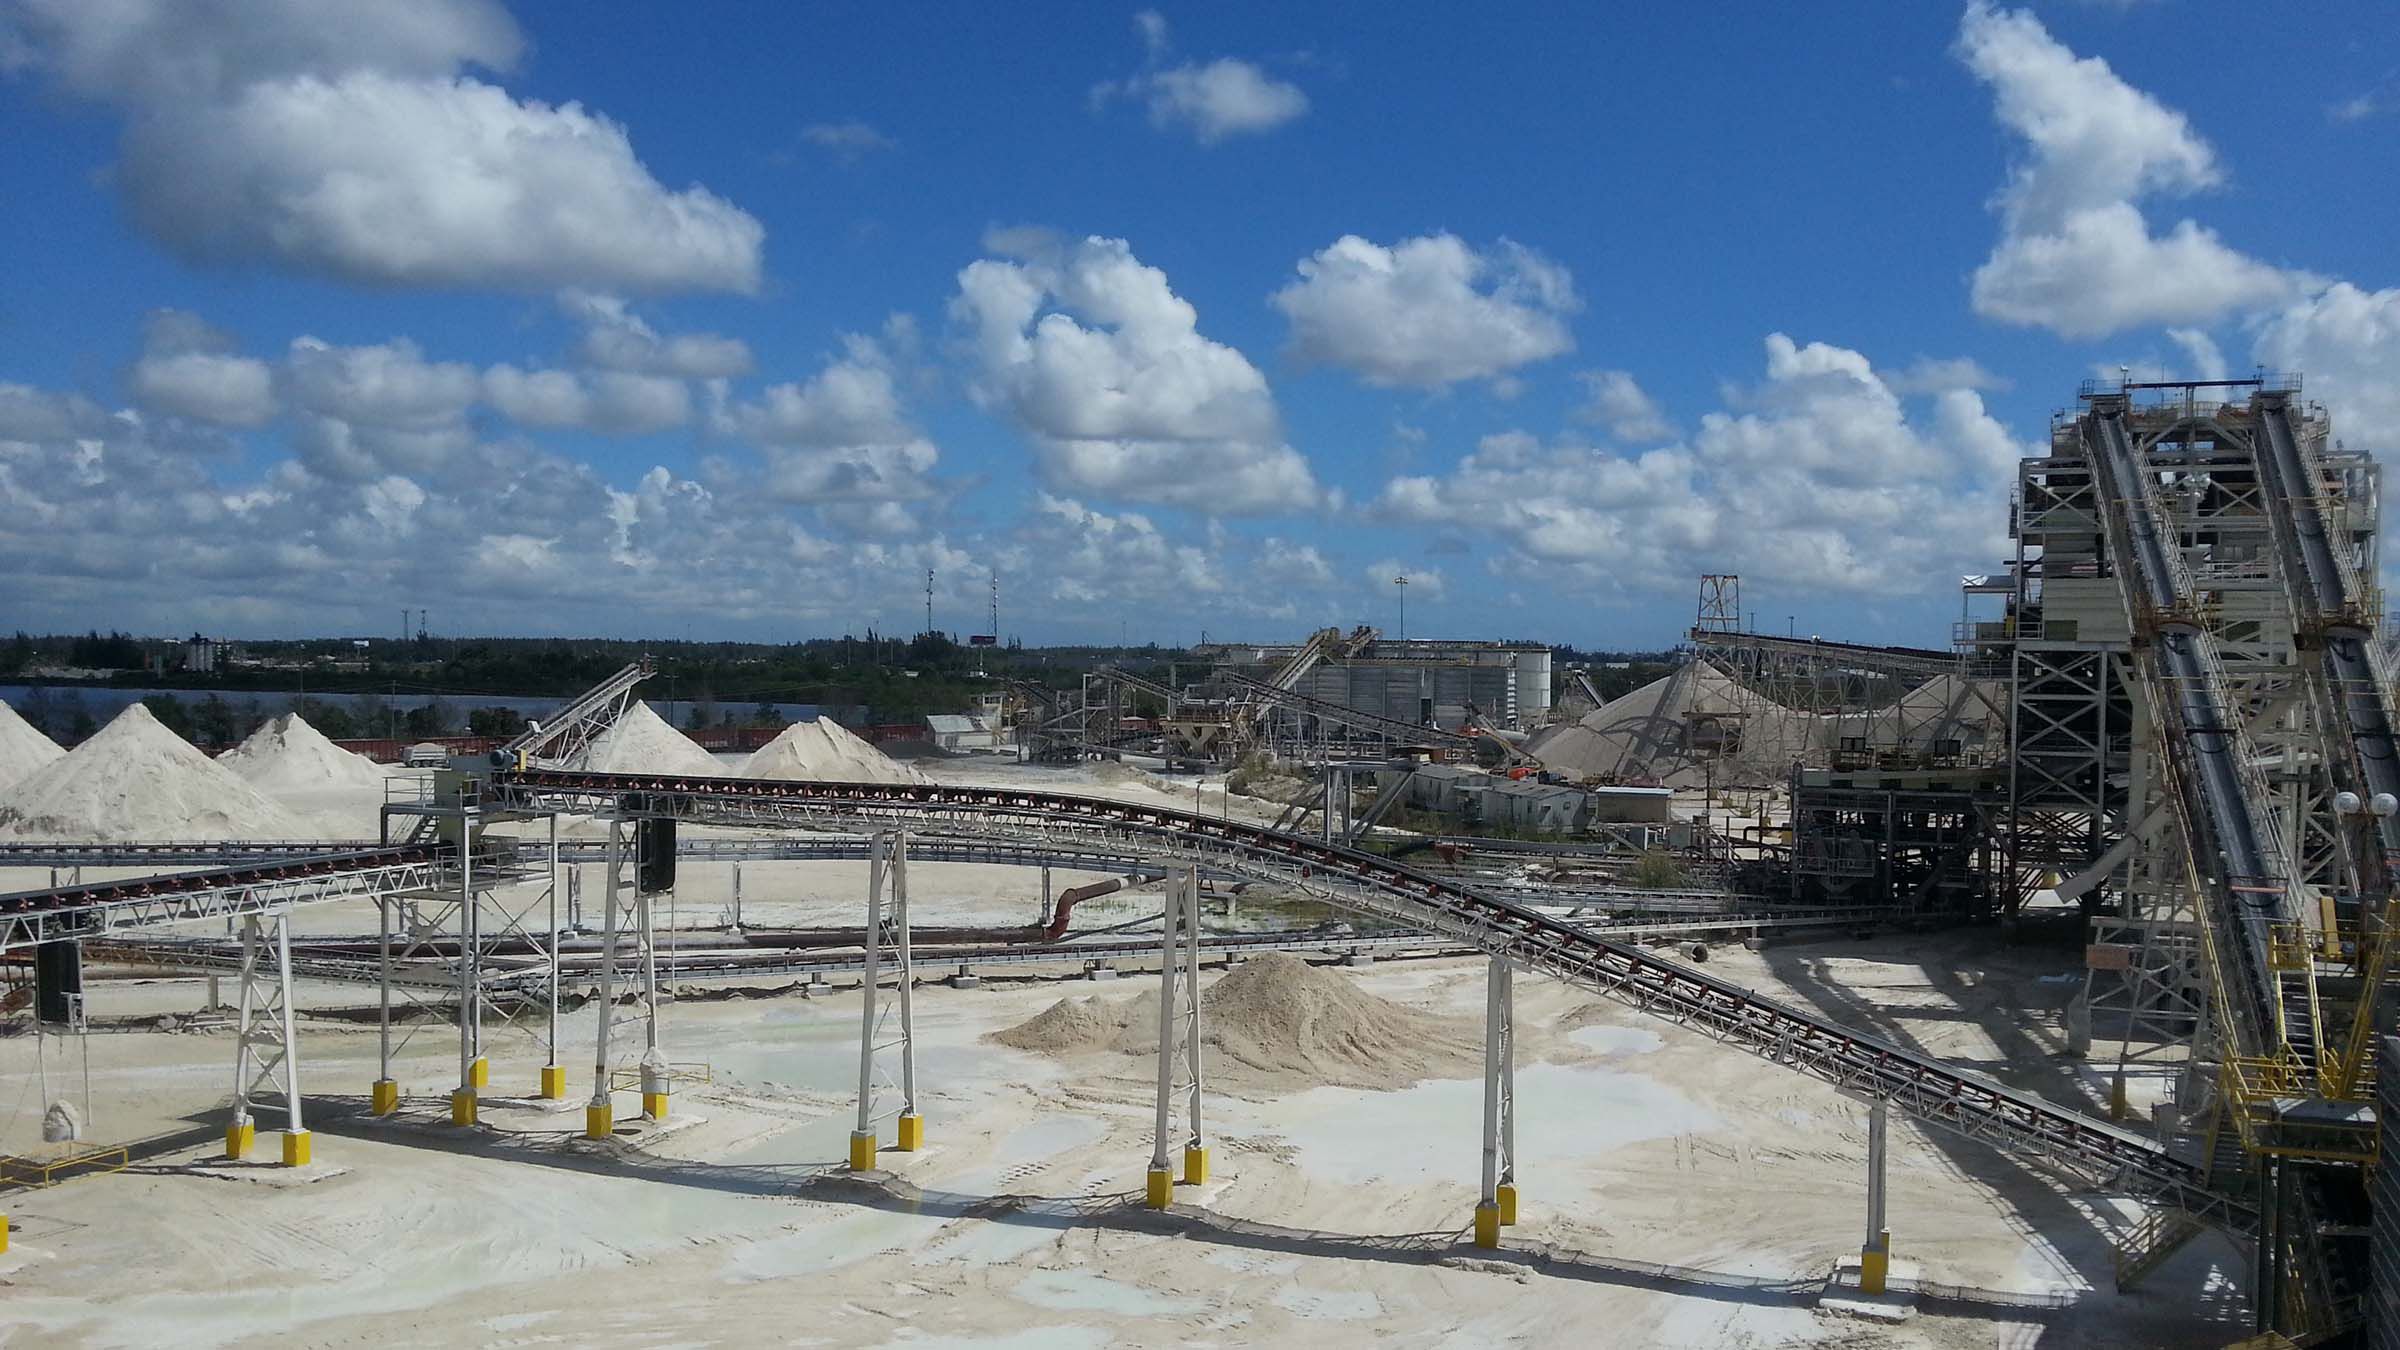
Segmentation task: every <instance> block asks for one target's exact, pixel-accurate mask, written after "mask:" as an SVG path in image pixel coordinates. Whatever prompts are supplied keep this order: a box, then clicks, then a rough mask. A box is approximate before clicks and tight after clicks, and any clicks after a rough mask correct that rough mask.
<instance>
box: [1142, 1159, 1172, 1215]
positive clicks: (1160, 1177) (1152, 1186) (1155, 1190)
mask: <svg viewBox="0 0 2400 1350" xmlns="http://www.w3.org/2000/svg"><path fill="white" fill-rule="evenodd" d="M1142 1203H1143V1204H1145V1205H1148V1206H1149V1207H1150V1208H1152V1209H1165V1208H1166V1207H1167V1206H1169V1205H1171V1204H1173V1203H1175V1174H1174V1173H1173V1172H1170V1171H1168V1170H1167V1169H1166V1168H1164V1167H1153V1168H1151V1169H1150V1179H1149V1183H1148V1184H1147V1185H1146V1186H1145V1187H1144V1188H1143V1190H1142Z"/></svg>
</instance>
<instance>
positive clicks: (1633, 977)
mask: <svg viewBox="0 0 2400 1350" xmlns="http://www.w3.org/2000/svg"><path fill="white" fill-rule="evenodd" d="M486 792H487V797H486V801H487V804H489V805H490V806H493V807H496V808H498V809H501V810H524V811H533V812H558V813H572V814H603V815H605V814H613V813H623V814H626V815H632V816H659V817H667V818H673V819H677V820H682V821H688V822H691V823H694V824H707V825H718V826H740V827H750V828H764V829H779V830H793V829H815V830H823V829H829V828H831V829H846V830H854V831H875V830H891V829H900V828H905V829H908V830H910V831H911V832H912V838H913V837H914V835H915V833H916V832H925V833H935V834H976V835H987V836H998V837H1003V838H1014V839H1028V840H1030V839H1050V840H1076V841H1096V840H1106V841H1113V842H1115V843H1117V844H1119V845H1120V846H1124V847H1128V848H1133V849H1138V850H1139V851H1140V852H1141V853H1142V854H1143V855H1144V856H1146V857H1147V858H1149V859H1151V860H1153V862H1158V861H1172V862H1175V863H1178V864H1182V865H1188V866H1197V867H1206V868H1210V869H1213V870H1215V871H1217V872H1219V873H1221V874H1230V875H1234V876H1240V877H1246V878H1249V879H1253V880H1258V881H1265V882H1270V883H1274V884H1279V885H1288V886H1295V887H1298V888H1301V889H1303V890H1305V891H1307V892H1309V893H1311V894H1313V895H1315V896H1316V897H1318V898H1320V899H1323V900H1325V901H1327V902H1328V903H1331V904H1335V905H1337V906H1339V907H1342V908H1346V909H1349V910H1352V911H1353V912H1357V913H1362V914H1367V915H1370V916H1373V917H1377V918H1381V919H1385V920H1388V921H1390V922H1393V923H1396V924H1401V925H1405V926H1407V927H1410V928H1415V929H1419V930H1422V931H1424V932H1427V933H1431V934H1434V935H1436V936H1438V937H1442V938H1445V939H1448V940H1450V941H1452V942H1455V943H1456V944H1458V945H1459V946H1461V947H1465V948H1470V949H1473V950H1475V951H1479V952H1483V953H1485V954H1487V955H1489V956H1493V957H1496V958H1499V959H1501V960H1503V961H1506V962H1507V963H1509V964H1510V965H1513V966H1517V967H1521V968H1524V969H1528V970H1535V971H1540V972H1542V973H1544V974H1548V975H1551V976H1553V977H1555V978H1558V979H1561V980H1563V981H1565V982H1567V983H1569V984H1572V985H1575V986H1577V987H1580V988H1584V989H1588V990H1590V991H1592V992H1594V993H1597V994H1600V995H1602V996H1604V997H1608V998H1611V999H1613V1000H1616V1001H1618V1002H1621V1003H1624V1004H1626V1005H1628V1006H1630V1007H1632V1008H1634V1009H1636V1010H1637V1011H1640V1012H1643V1013H1645V1014H1648V1015H1651V1016H1654V1017H1660V1018H1663V1019H1666V1020H1669V1021H1673V1022H1676V1023H1678V1024H1680V1025H1683V1026H1686V1027H1689V1028H1691V1029H1693V1030H1696V1031H1699V1032H1701V1033H1702V1034H1705V1035H1708V1036H1710V1037H1712V1038H1713V1039H1716V1040H1719V1041H1722V1042H1725V1043H1727V1044H1730V1045H1734V1046H1736V1047H1739V1048H1741V1049H1744V1050H1748V1051H1750V1052H1752V1053H1754V1054H1757V1055H1759V1056H1761V1057H1763V1058H1765V1059H1768V1060H1769V1061H1771V1062H1773V1063H1777V1064H1781V1065H1785V1066H1787V1067H1790V1068H1793V1069H1796V1070H1798V1071H1800V1072H1803V1073H1807V1074H1810V1075H1811V1076H1814V1077H1817V1078H1819V1079H1822V1080H1824V1081H1826V1082H1829V1083H1831V1084H1833V1085H1834V1086H1836V1087H1838V1088H1841V1089H1843V1090H1844V1091H1846V1092H1850V1093H1853V1094H1855V1095H1858V1096H1861V1097H1864V1098H1867V1099H1870V1100H1876V1101H1883V1102H1887V1103H1889V1104H1890V1105H1891V1106H1892V1107H1893V1108H1894V1109H1897V1110H1900V1111H1901V1112H1903V1113H1904V1114H1907V1115H1910V1116H1913V1117H1915V1118H1916V1119H1918V1120H1920V1121H1923V1122H1925V1123H1927V1124H1929V1125H1932V1126H1935V1127H1937V1128H1941V1129H1944V1130H1949V1131H1952V1132H1955V1133H1958V1134H1962V1135H1964V1136H1966V1137H1969V1138H1972V1139H1976V1140H1980V1141H1982V1142H1985V1143H1987V1144H1990V1145H1992V1146H1993V1147H1995V1148H1998V1149H2000V1150H2001V1151H2003V1152H2006V1153H2009V1154H2012V1155H2013V1156H2015V1157H2017V1158H2018V1159H2020V1160H2021V1161H2024V1162H2027V1163H2032V1164H2038V1165H2040V1166H2043V1167H2054V1168H2061V1169H2064V1170H2066V1171H2069V1172H2072V1173H2076V1174H2079V1175H2082V1176H2084V1177H2086V1178H2087V1179H2090V1180H2092V1181H2094V1182H2096V1183H2099V1184H2103V1185H2110V1186H2116V1187H2120V1188H2122V1189H2124V1190H2125V1191H2126V1192H2128V1193H2130V1194H2133V1195H2136V1196H2140V1197H2142V1198H2145V1199H2148V1200H2152V1201H2156V1202H2159V1203H2162V1204H2166V1205H2171V1206H2174V1207H2175V1208H2177V1209H2178V1210H2180V1211H2181V1212H2183V1213H2185V1214H2189V1215H2191V1216H2193V1217H2194V1218H2195V1219H2196V1220H2199V1221H2202V1222H2205V1223H2208V1224H2210V1225H2212V1226H2216V1227H2221V1228H2223V1229H2225V1230H2227V1231H2229V1232H2232V1233H2234V1234H2236V1235H2237V1236H2241V1235H2247V1234H2250V1233H2252V1232H2254V1231H2255V1225H2256V1221H2257V1220H2256V1214H2255V1211H2254V1210H2252V1209H2251V1208H2250V1207H2249V1206H2247V1205H2244V1204H2241V1203H2239V1202H2237V1201H2234V1200H2232V1199H2231V1198H2229V1197H2227V1196H2224V1195H2222V1194H2219V1193H2216V1192H2214V1191H2212V1190H2210V1189H2208V1188H2207V1187H2206V1186H2204V1185H2203V1184H2202V1183H2201V1179H2200V1175H2199V1172H2198V1170H2197V1169H2196V1168H2194V1167H2192V1166H2191V1165H2189V1164H2187V1163H2184V1162H2181V1161H2179V1160H2177V1159H2175V1158H2173V1157H2171V1156H2169V1155H2168V1153H2167V1152H2166V1150H2165V1149H2163V1148H2161V1147H2160V1146H2159V1145H2157V1144H2155V1143H2153V1142H2151V1141H2150V1140H2149V1139H2147V1138H2145V1137H2144V1136H2142V1135H2140V1134H2138V1133H2136V1132H2134V1131H2131V1130H2127V1129H2122V1128H2120V1127H2117V1126H2114V1125H2110V1124H2106V1123H2104V1122H2101V1121H2098V1120H2094V1119H2092V1118H2091V1117H2089V1116H2086V1115H2084V1114H2082V1113H2080V1112H2077V1111H2074V1110H2071V1109H2069V1108H2066V1107H2063V1106H2059V1105H2056V1104H2053V1103H2050V1102H2047V1101H2044V1100H2042V1099H2041V1098H2038V1097H2035V1096H2033V1095H2031V1094H2028V1093H2022V1092H2018V1091H2016V1090H2014V1089H2010V1088H2006V1087H2002V1086H2000V1085H1998V1084H1996V1083H1993V1082H1991V1081H1989V1080H1988V1079H1985V1078H1983V1077H1981V1076H1980V1075H1975V1074H1971V1073H1968V1072H1965V1071H1963V1070H1959V1069H1955V1068H1952V1067H1950V1066H1948V1065H1945V1064H1943V1063H1942V1062H1941V1061H1939V1060H1936V1059H1933V1058H1930V1057H1927V1056H1923V1055H1918V1054H1915V1053H1913V1052H1910V1051H1907V1050H1903V1049H1901V1048H1900V1047H1898V1046H1894V1045H1891V1044H1889V1043H1886V1042H1883V1041H1880V1040H1878V1039H1876V1038H1874V1037H1871V1036H1866V1035H1862V1034H1860V1033H1858V1032H1856V1031H1853V1030H1851V1029H1849V1028H1846V1027H1843V1026H1840V1025H1838V1024H1836V1023H1833V1022H1831V1021H1828V1020H1826V1019H1823V1018H1820V1017H1816V1016H1813V1015H1811V1014H1808V1013H1804V1012H1800V1011H1798V1010H1796V1009H1793V1008H1790V1007H1787V1006H1785V1005H1783V1004H1780V1003H1778V1002H1776V1001H1774V1000H1772V999H1768V998H1764V997H1762V996H1760V995H1757V994H1755V993H1752V992H1751V991H1749V990H1745V989H1742V988H1739V987H1737V986H1735V985H1734V984H1732V983H1731V982H1729V981H1726V980H1721V979H1718V978H1715V977H1713V976H1709V975H1706V974H1703V973H1702V972H1700V971H1697V970H1695V969H1693V968H1691V967H1689V966H1686V965H1683V964H1681V963H1679V962H1676V961H1673V960H1670V959H1668V958H1665V957H1662V956H1659V955H1656V954H1653V953H1650V952H1646V951H1643V950H1641V949H1640V948H1637V947H1633V946H1628V945H1626V944H1624V943H1620V942H1617V941H1613V940H1611V939H1610V938H1609V937H1607V936H1603V935H1600V934H1595V933H1592V932H1589V931H1586V930H1585V929H1584V928H1581V927H1579V926H1578V925H1577V924H1575V923H1574V922H1573V921H1571V920H1568V919H1565V918H1560V917H1556V916H1553V915H1550V914H1547V913H1544V912H1542V911H1541V910H1539V909H1536V908H1534V907H1532V906H1529V905H1526V904H1523V903H1520V902H1518V901H1514V900H1508V899H1502V898H1499V897H1495V896H1490V895H1486V894H1483V893H1480V892H1478V891H1476V890H1473V889H1470V888H1468V887H1466V886H1464V885H1461V884H1459V883H1456V882H1452V881H1448V880H1445V879H1443V878H1440V877H1437V876H1434V875H1432V874H1430V873H1427V872H1422V871H1419V870H1416V869H1414V868H1411V867H1407V866H1403V865H1401V864H1398V863H1394V862H1391V861H1389V860H1387V859H1384V858H1380V857H1377V856H1375V855H1373V854H1369V853H1364V852H1360V851H1358V850H1355V849H1349V848H1344V847H1342V846H1340V845H1336V844H1329V843H1326V842H1324V841H1321V840H1317V839H1313V838H1307V837H1304V836H1298V835H1291V834H1283V833H1279V832H1277V831H1274V830H1270V829H1266V828H1264V827H1261V826H1255V825H1249V824H1246V823H1243V822H1238V821H1227V820H1221V819H1214V818H1210V817H1206V816H1199V815H1193V814H1190V813H1186V812H1181V811H1174V810H1168V809H1165V808H1158V807H1146V806H1138V805H1133V804H1128V803H1125V802H1120V801H1108V800H1101V799H1096V798H1089V797H1077V796H1067V795H1062V794H1054V793H1042V792H1029V791H1022V790H1016V789H997V788H967V787H939V786H929V785H876V784H832V783H803V782H773V781H762V780H728V779H705V778H658V777H650V776H646V775H624V774H587V773H570V772H563V771H539V770H532V771H525V772H504V773H499V774H495V775H494V776H493V778H492V780H491V782H490V784H489V785H488V786H487V788H486ZM912 847H913V844H912Z"/></svg>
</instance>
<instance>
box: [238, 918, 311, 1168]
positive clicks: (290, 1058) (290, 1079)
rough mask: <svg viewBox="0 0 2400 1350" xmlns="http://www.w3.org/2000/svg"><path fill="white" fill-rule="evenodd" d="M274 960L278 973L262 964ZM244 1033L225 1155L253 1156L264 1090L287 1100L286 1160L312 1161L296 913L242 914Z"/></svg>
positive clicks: (295, 1162) (296, 1163) (241, 1023)
mask: <svg viewBox="0 0 2400 1350" xmlns="http://www.w3.org/2000/svg"><path fill="white" fill-rule="evenodd" d="M270 964H271V965H272V966H273V971H272V973H269V972H267V971H266V970H264V969H262V967H264V966H266V965H270ZM239 1008H240V1013H239V1016H240V1020H239V1022H238V1023H237V1026H238V1028H239V1035H238V1037H237V1039H236V1041H235V1045H234V1060H233V1123H232V1124H230V1125H229V1126H227V1127H226V1130H225V1156H227V1157H228V1158H235V1159H239V1158H245V1157H248V1156H249V1153H250V1146H251V1143H252V1141H253V1140H254V1139H255V1138H256V1137H257V1125H256V1122H255V1121H254V1120H253V1119H252V1117H251V1113H250V1108H251V1106H252V1104H253V1103H254V1102H256V1101H257V1100H258V1099H259V1098H260V1097H261V1096H263V1095H271V1094H274V1093H281V1094H282V1096H283V1102H284V1116H285V1122H286V1123H285V1125H284V1134H283V1162H284V1165H285V1166H287V1167H304V1166H306V1165H307V1164H308V1162H309V1161H310V1147H309V1146H310V1140H309V1133H308V1126H307V1124H306V1123H305V1122H304V1121H303V1120H302V1119H301V1113H300V1045H299V1042H298V1041H297V1040H296V1039H295V1038H294V1037H293V1034H292V935H291V913H290V911H288V910H282V911H277V912H276V913H273V914H268V915H258V914H247V915H244V916H243V917H242V967H241V996H240V999H239Z"/></svg>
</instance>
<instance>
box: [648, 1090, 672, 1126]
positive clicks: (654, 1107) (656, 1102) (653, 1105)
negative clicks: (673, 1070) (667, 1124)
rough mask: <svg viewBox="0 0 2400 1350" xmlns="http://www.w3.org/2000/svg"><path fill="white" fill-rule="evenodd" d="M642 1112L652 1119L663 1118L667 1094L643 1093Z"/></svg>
mask: <svg viewBox="0 0 2400 1350" xmlns="http://www.w3.org/2000/svg"><path fill="white" fill-rule="evenodd" d="M642 1114H643V1115H645V1116H648V1117H650V1118H651V1119H652V1120H665V1119H666V1118H667V1094H666V1093H664V1092H645V1093H643V1094H642Z"/></svg>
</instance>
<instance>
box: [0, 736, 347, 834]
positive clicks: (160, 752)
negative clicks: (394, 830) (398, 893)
mask: <svg viewBox="0 0 2400 1350" xmlns="http://www.w3.org/2000/svg"><path fill="white" fill-rule="evenodd" d="M308 833H309V831H308V829H307V828H306V827H305V826H303V825H302V824H301V823H300V821H299V820H298V819H297V818H295V817H294V816H293V815H292V814H291V813H290V812H288V811H286V810H284V809H283V808H282V807H280V806H278V805H276V804H275V803H274V802H273V801H271V800H269V799H268V798H267V797H266V796H265V795H263V794H262V793H260V792H259V790H258V789H257V788H255V787H252V786H251V785H250V784H249V783H248V782H247V781H245V780H243V779H242V778H241V777H240V776H239V775H237V774H235V773H234V772H233V771H232V770H230V769H227V768H225V767H224V766H223V765H221V764H218V763H217V762H216V761H215V760H212V759H210V758H209V757H208V756H206V755H204V754H201V753H200V752H199V751H198V750H196V749H194V748H193V747H192V745H191V744H190V743H189V742H187V741H185V740H184V739H183V738H182V737H181V736H178V735H176V734H175V733H174V732H172V731H169V730H167V729H166V728H165V727H163V726H161V725H159V721H158V719H157V718H155V717H153V716H151V715H150V710H149V709H148V708H145V707H143V706H142V705H141V704H139V703H136V704H133V705H131V706H129V707H128V708H126V709H125V711H123V712H121V713H119V714H117V717H116V720H114V721H112V722H110V723H109V724H108V725H107V726H105V727H103V728H101V730H100V734H99V735H97V736H94V737H92V738H91V739H90V740H88V741H85V742H84V743H83V744H81V745H79V746H76V747H75V749H74V751H73V752H72V753H69V754H67V755H65V756H63V757H62V758H60V759H58V760H56V761H54V762H52V763H51V764H50V765H49V766H48V767H46V768H44V769H42V770H40V771H39V772H36V773H34V774H33V775H31V776H30V777H28V778H26V779H25V780H24V781H23V782H21V783H18V784H17V785H16V786H15V787H13V788H11V789H9V791H8V794H7V795H6V796H0V834H8V835H13V836H14V837H16V838H19V839H95V840H135V839H299V838H305V837H307V835H308Z"/></svg>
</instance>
